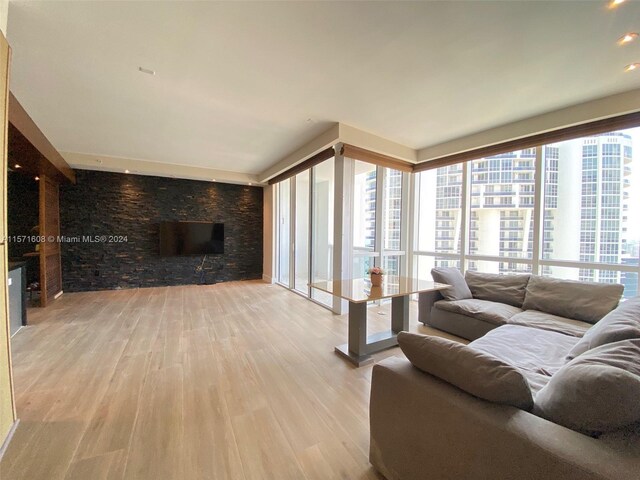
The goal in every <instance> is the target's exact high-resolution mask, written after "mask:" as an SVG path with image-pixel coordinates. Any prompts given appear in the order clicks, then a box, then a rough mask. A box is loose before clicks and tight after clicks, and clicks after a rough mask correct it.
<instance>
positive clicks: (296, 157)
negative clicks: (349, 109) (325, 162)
mask: <svg viewBox="0 0 640 480" xmlns="http://www.w3.org/2000/svg"><path fill="white" fill-rule="evenodd" d="M337 143H345V144H349V145H355V146H357V147H360V148H361V149H365V150H369V151H371V152H374V153H378V154H380V155H384V156H388V157H392V158H394V159H397V160H401V161H405V162H409V163H412V164H413V163H416V160H417V151H416V150H414V149H413V148H411V147H407V146H406V145H402V144H400V143H397V142H393V141H391V140H388V139H386V138H383V137H379V136H378V135H375V134H373V133H369V132H365V131H364V130H360V129H358V128H355V127H352V126H350V125H345V124H344V123H336V124H335V125H333V126H332V127H331V128H329V129H328V130H327V131H325V132H324V133H322V134H321V135H319V136H317V137H316V138H314V139H313V140H311V141H310V142H309V143H307V144H305V145H304V146H303V147H301V148H299V149H298V150H296V151H295V152H293V153H291V154H290V155H287V156H286V157H285V158H283V159H282V160H280V161H279V162H277V163H276V164H275V165H273V166H272V167H270V168H268V169H266V170H265V171H264V172H262V173H261V174H260V175H258V178H259V180H260V181H261V182H268V181H270V180H272V179H273V178H275V177H277V176H279V175H282V174H283V173H284V172H286V171H288V170H289V169H291V168H293V167H295V166H297V165H298V164H300V163H302V162H304V161H306V160H307V159H309V158H311V157H313V156H314V155H317V154H318V153H320V152H322V151H324V150H326V149H327V148H330V147H333V146H334V145H336V144H337Z"/></svg>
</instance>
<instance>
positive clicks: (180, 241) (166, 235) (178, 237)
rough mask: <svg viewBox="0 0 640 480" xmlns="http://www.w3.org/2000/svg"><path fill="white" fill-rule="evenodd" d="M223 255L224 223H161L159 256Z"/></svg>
mask: <svg viewBox="0 0 640 480" xmlns="http://www.w3.org/2000/svg"><path fill="white" fill-rule="evenodd" d="M216 253H224V223H210V222H161V223H160V255H161V256H163V257H173V256H176V255H208V254H216Z"/></svg>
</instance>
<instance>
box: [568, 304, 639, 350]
mask: <svg viewBox="0 0 640 480" xmlns="http://www.w3.org/2000/svg"><path fill="white" fill-rule="evenodd" d="M633 338H640V296H637V297H634V298H631V299H629V300H627V301H625V302H622V303H621V304H620V305H618V308H616V309H614V310H612V311H611V312H609V313H607V314H606V315H605V317H604V318H603V319H602V320H600V321H599V322H598V323H596V324H595V325H594V326H593V327H591V328H590V329H589V330H587V333H585V334H584V336H583V337H582V338H581V339H580V340H579V341H578V343H576V344H575V345H574V346H573V348H572V349H571V350H570V351H569V353H568V354H567V360H572V359H573V358H575V357H577V356H578V355H580V354H582V353H584V352H586V351H587V350H591V349H592V348H596V347H599V346H600V345H606V344H607V343H613V342H619V341H622V340H630V339H633ZM638 361H640V359H639V360H638Z"/></svg>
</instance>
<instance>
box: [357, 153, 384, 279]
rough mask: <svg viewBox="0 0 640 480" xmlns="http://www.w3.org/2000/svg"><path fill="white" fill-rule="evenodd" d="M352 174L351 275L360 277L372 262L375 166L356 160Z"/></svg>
mask: <svg viewBox="0 0 640 480" xmlns="http://www.w3.org/2000/svg"><path fill="white" fill-rule="evenodd" d="M354 170H355V173H354V176H353V277H354V278H358V277H363V276H364V275H366V272H367V270H368V269H369V268H371V267H373V266H374V264H375V257H376V256H378V255H379V253H377V252H376V212H377V199H378V169H377V167H376V166H375V165H373V164H371V163H366V162H361V161H359V160H356V161H355V168H354Z"/></svg>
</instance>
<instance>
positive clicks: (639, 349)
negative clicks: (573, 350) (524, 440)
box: [534, 339, 640, 435]
mask: <svg viewBox="0 0 640 480" xmlns="http://www.w3.org/2000/svg"><path fill="white" fill-rule="evenodd" d="M638 398H640V339H634V340H624V341H622V342H615V343H608V344H606V345H602V346H600V347H597V348H594V349H593V350H589V351H588V352H586V353H583V354H582V355H580V356H578V357H576V358H574V359H573V360H571V361H570V362H569V363H567V364H566V365H565V366H564V367H562V368H561V369H560V370H558V371H557V372H556V374H555V375H554V376H553V377H551V380H550V381H549V383H548V384H547V385H545V386H544V387H543V388H542V389H541V390H540V391H539V392H538V395H537V396H536V401H535V406H534V413H535V414H537V415H539V416H541V417H544V418H546V419H548V420H550V421H552V422H554V423H558V424H560V425H564V426H565V427H568V428H571V429H572V430H577V431H579V432H583V433H586V434H591V435H593V434H599V433H603V432H609V431H614V430H618V429H620V428H624V427H626V426H628V425H631V424H633V423H635V422H639V421H640V402H638Z"/></svg>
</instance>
